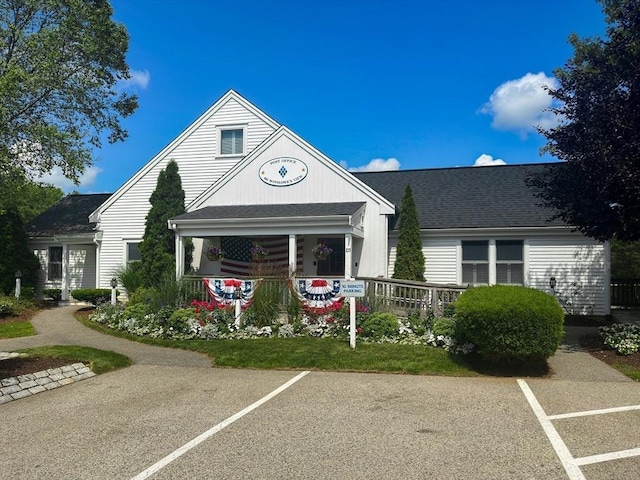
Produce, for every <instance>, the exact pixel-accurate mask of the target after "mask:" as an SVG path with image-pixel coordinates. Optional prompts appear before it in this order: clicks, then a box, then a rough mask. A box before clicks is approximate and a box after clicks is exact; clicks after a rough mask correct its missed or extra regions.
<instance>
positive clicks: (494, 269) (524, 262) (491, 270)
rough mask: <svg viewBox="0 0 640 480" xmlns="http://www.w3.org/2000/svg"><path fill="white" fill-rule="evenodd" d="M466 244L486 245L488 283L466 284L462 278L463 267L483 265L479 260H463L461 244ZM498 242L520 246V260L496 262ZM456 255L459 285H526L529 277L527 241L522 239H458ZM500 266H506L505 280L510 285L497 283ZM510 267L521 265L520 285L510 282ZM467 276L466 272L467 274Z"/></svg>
mask: <svg viewBox="0 0 640 480" xmlns="http://www.w3.org/2000/svg"><path fill="white" fill-rule="evenodd" d="M466 242H486V243H487V244H488V248H487V258H488V261H487V262H486V264H487V265H488V283H477V282H467V281H465V280H467V279H468V278H467V279H465V276H464V265H478V264H485V262H484V261H479V260H466V261H465V260H463V258H464V249H463V244H464V243H466ZM500 242H514V243H515V242H517V243H518V244H519V245H520V246H521V250H520V258H521V260H498V248H499V245H500ZM457 245H458V246H457V255H458V266H457V268H458V273H457V275H458V277H457V278H458V281H459V283H460V284H461V285H463V284H469V285H522V286H526V285H528V283H529V282H528V275H529V262H528V255H529V240H528V239H527V238H524V237H519V238H518V237H515V238H514V237H507V236H502V235H497V236H489V235H487V236H485V237H480V238H478V237H471V238H460V239H458V244H457ZM500 265H507V266H508V267H507V274H506V275H507V279H508V280H509V282H511V283H503V282H498V269H499V268H500V267H499V266H500ZM511 265H521V267H520V269H521V274H520V275H519V277H520V278H519V279H521V280H522V283H514V282H512V281H511V276H512V273H513V272H512V268H511ZM476 269H477V267H474V272H473V279H474V280H477V272H476ZM467 275H468V272H467Z"/></svg>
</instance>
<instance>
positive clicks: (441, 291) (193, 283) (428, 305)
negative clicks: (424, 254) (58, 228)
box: [182, 275, 466, 316]
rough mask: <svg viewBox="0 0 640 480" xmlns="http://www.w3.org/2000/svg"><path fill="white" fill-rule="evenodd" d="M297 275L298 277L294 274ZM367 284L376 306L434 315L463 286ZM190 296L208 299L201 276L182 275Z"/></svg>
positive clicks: (371, 280) (390, 281) (376, 281)
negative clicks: (430, 311)
mask: <svg viewBox="0 0 640 480" xmlns="http://www.w3.org/2000/svg"><path fill="white" fill-rule="evenodd" d="M296 278H299V277H296ZM357 280H364V281H365V285H366V297H367V301H369V302H371V303H372V304H375V305H377V306H383V307H385V308H387V309H389V310H392V311H397V312H398V313H401V314H404V313H406V312H407V310H416V309H419V310H425V311H426V310H432V311H433V313H434V314H435V315H436V316H441V315H442V310H443V308H444V307H445V306H446V305H447V304H449V303H453V302H455V301H456V300H457V298H458V296H460V294H461V293H462V292H464V291H465V289H466V287H462V286H460V285H451V284H441V283H424V282H412V281H409V280H396V279H393V278H381V277H377V278H367V277H360V278H358V279H357ZM182 281H183V282H184V287H185V289H186V291H187V292H188V295H189V298H191V299H196V300H210V299H209V296H208V294H207V291H206V289H205V287H204V283H203V282H202V277H199V276H195V275H185V276H184V277H182ZM265 281H266V282H273V283H276V282H283V281H285V280H284V279H282V278H265Z"/></svg>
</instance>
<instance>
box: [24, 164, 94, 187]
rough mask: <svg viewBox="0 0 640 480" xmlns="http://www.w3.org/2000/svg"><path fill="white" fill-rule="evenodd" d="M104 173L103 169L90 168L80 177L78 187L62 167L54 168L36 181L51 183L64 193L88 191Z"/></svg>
mask: <svg viewBox="0 0 640 480" xmlns="http://www.w3.org/2000/svg"><path fill="white" fill-rule="evenodd" d="M100 173H102V169H101V168H98V167H95V166H94V167H88V168H87V169H86V170H85V171H84V173H83V174H82V175H80V178H79V181H80V183H79V184H78V185H76V184H75V183H73V182H72V181H71V180H69V179H68V178H67V177H65V176H64V175H63V174H62V170H61V169H60V167H54V168H53V170H52V171H51V172H50V173H47V174H45V175H43V176H41V177H39V178H37V179H36V180H37V181H39V182H45V183H50V184H52V185H54V186H56V187H59V188H60V189H61V190H62V191H63V192H64V193H69V192H72V191H74V190H86V189H87V188H89V187H91V186H92V185H93V184H94V183H96V178H97V177H98V175H99V174H100Z"/></svg>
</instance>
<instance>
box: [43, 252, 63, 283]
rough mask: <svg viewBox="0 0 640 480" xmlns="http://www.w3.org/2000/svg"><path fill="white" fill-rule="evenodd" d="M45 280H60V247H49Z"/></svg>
mask: <svg viewBox="0 0 640 480" xmlns="http://www.w3.org/2000/svg"><path fill="white" fill-rule="evenodd" d="M47 280H49V281H56V280H62V247H49V258H48V263H47Z"/></svg>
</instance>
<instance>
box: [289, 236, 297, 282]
mask: <svg viewBox="0 0 640 480" xmlns="http://www.w3.org/2000/svg"><path fill="white" fill-rule="evenodd" d="M297 258H298V244H297V243H296V235H295V234H290V235H289V275H294V274H295V273H296V270H297V269H298V264H297Z"/></svg>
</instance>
